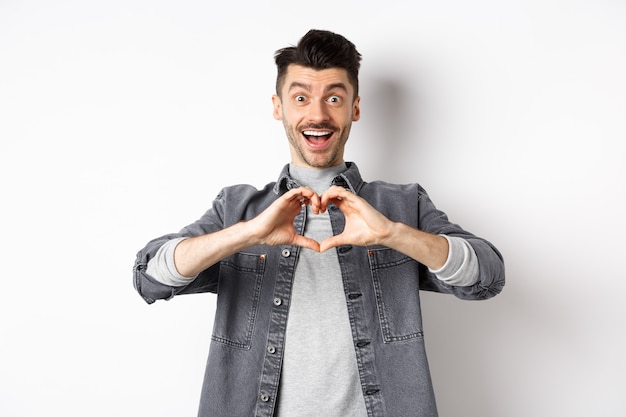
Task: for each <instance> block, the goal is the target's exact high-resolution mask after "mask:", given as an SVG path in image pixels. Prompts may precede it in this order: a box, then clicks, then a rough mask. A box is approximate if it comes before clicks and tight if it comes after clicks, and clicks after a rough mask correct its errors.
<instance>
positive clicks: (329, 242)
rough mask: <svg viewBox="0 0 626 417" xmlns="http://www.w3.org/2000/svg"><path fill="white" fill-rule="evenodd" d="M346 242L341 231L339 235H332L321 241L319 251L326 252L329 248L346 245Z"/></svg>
mask: <svg viewBox="0 0 626 417" xmlns="http://www.w3.org/2000/svg"><path fill="white" fill-rule="evenodd" d="M344 244H345V242H344V239H343V236H342V234H341V233H340V234H338V235H335V236H331V237H329V238H326V239H324V240H322V241H321V242H320V243H319V251H320V252H325V251H327V250H328V249H331V248H335V247H337V246H341V245H344Z"/></svg>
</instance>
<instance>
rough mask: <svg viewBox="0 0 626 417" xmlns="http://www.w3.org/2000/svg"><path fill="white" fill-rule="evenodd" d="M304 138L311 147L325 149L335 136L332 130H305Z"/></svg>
mask: <svg viewBox="0 0 626 417" xmlns="http://www.w3.org/2000/svg"><path fill="white" fill-rule="evenodd" d="M302 136H304V138H305V139H306V141H307V142H308V143H309V145H310V146H312V147H314V148H323V147H324V146H325V145H326V144H327V142H328V140H329V139H330V138H331V137H332V136H333V132H332V131H331V130H304V131H303V132H302Z"/></svg>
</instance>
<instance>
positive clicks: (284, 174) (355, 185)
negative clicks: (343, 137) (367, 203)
mask: <svg viewBox="0 0 626 417" xmlns="http://www.w3.org/2000/svg"><path fill="white" fill-rule="evenodd" d="M346 166H347V167H348V169H346V170H345V171H344V172H342V173H341V174H339V175H337V176H336V177H335V178H334V179H333V182H332V184H333V185H339V186H341V187H344V188H346V189H348V190H350V191H352V192H353V193H354V194H358V193H359V191H360V190H361V187H362V186H363V179H362V178H361V173H360V172H359V168H358V167H357V166H356V164H355V163H354V162H346ZM299 186H300V184H298V182H297V181H296V180H294V179H293V178H292V177H291V176H290V175H289V164H287V165H285V166H284V167H283V169H282V171H281V173H280V176H279V177H278V181H277V182H276V184H275V185H274V192H275V193H276V194H281V193H284V192H287V191H289V190H291V189H292V188H297V187H299Z"/></svg>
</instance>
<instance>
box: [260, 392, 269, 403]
mask: <svg viewBox="0 0 626 417" xmlns="http://www.w3.org/2000/svg"><path fill="white" fill-rule="evenodd" d="M269 400H270V396H269V395H267V394H261V401H263V402H264V403H266V402H268V401H269Z"/></svg>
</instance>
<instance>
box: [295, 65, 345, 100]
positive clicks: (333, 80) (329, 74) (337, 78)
mask: <svg viewBox="0 0 626 417" xmlns="http://www.w3.org/2000/svg"><path fill="white" fill-rule="evenodd" d="M294 85H296V86H308V87H309V88H310V89H312V90H313V89H322V90H326V89H328V88H329V87H336V86H338V85H344V86H345V88H346V91H347V92H348V93H349V94H352V91H353V87H352V85H351V84H350V81H349V79H348V72H347V71H346V70H345V69H343V68H327V69H322V70H316V69H313V68H309V67H303V66H301V65H294V64H292V65H290V66H289V67H288V68H287V72H286V74H285V82H284V84H283V91H289V90H290V89H291V88H292V86H294Z"/></svg>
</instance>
